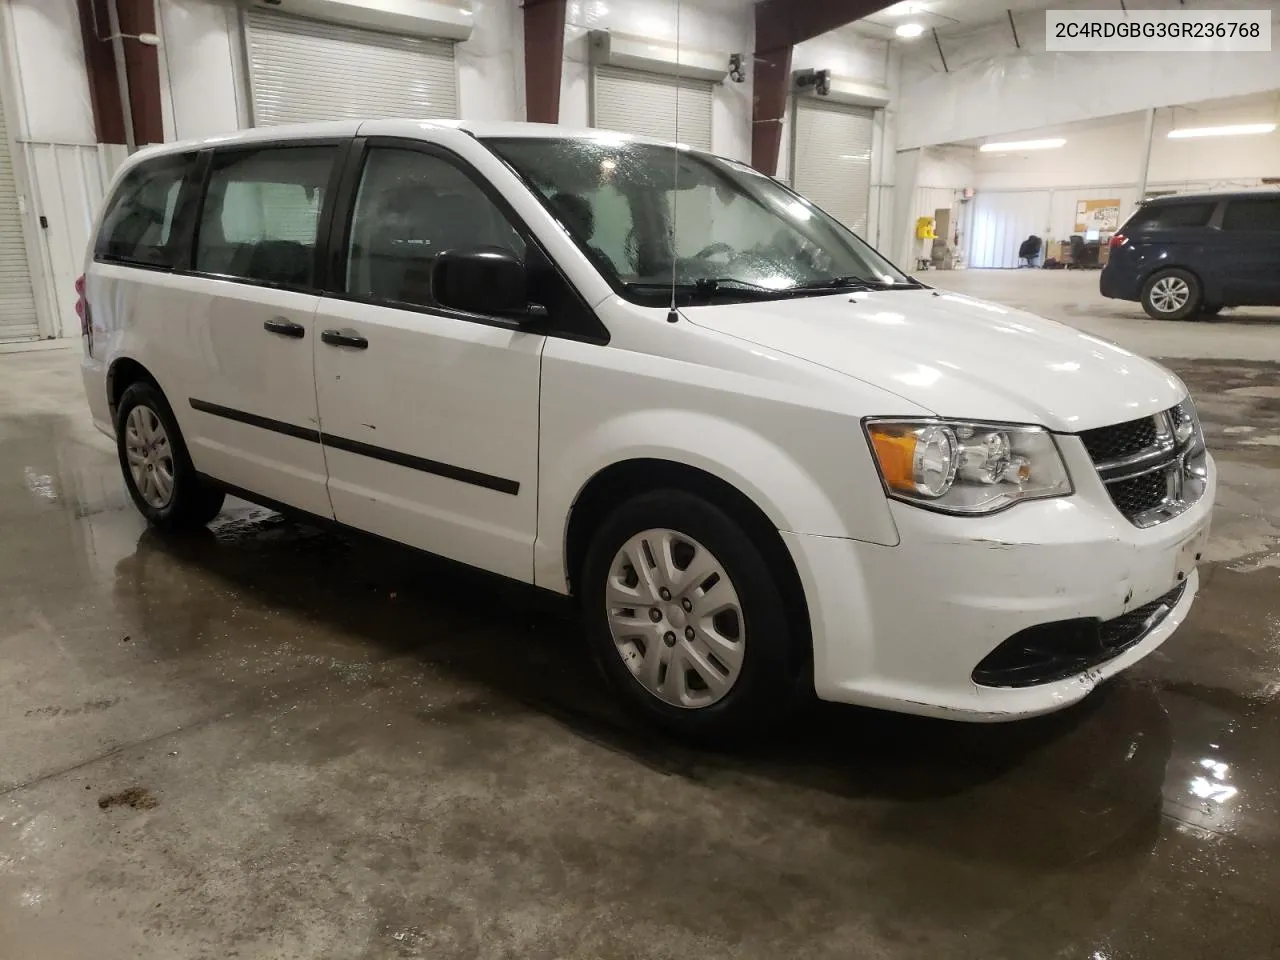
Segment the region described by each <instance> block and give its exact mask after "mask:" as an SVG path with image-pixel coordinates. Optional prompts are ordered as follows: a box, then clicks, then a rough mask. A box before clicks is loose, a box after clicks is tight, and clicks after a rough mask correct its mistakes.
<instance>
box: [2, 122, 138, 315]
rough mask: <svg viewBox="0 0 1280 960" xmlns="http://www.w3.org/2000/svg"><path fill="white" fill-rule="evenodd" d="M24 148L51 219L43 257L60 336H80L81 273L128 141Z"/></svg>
mask: <svg viewBox="0 0 1280 960" xmlns="http://www.w3.org/2000/svg"><path fill="white" fill-rule="evenodd" d="M19 146H20V148H21V150H22V152H23V157H24V160H25V162H26V168H27V171H28V176H29V177H30V178H31V188H32V193H33V195H34V201H33V202H34V206H35V209H34V210H33V211H32V212H33V215H34V216H35V217H36V218H39V217H41V216H43V217H45V218H46V219H47V220H48V223H49V226H48V227H47V228H44V229H42V230H41V231H40V234H41V239H42V240H43V241H44V242H43V244H42V248H41V250H40V258H41V261H42V263H43V267H44V271H43V273H44V277H45V279H46V283H47V295H48V302H51V303H53V304H55V305H56V307H57V317H56V319H57V324H58V329H57V330H54V331H50V332H52V333H54V334H56V335H58V336H63V337H71V336H79V334H80V320H79V318H78V317H77V316H76V292H75V281H76V277H78V276H80V274H81V273H82V272H83V271H84V257H85V251H86V250H87V248H88V245H89V237H90V232H91V231H92V229H93V222H94V218H95V217H97V215H98V211H99V210H100V209H101V207H102V201H103V195H104V193H105V191H106V188H107V186H108V185H109V184H110V183H111V178H112V176H113V175H114V174H115V171H116V168H117V167H118V166H119V165H120V164H121V163H122V162H123V161H124V159H125V158H126V157H127V156H128V153H127V151H126V150H125V148H124V147H123V146H119V145H108V144H93V143H47V142H32V141H28V142H24V143H21V144H20V145H19Z"/></svg>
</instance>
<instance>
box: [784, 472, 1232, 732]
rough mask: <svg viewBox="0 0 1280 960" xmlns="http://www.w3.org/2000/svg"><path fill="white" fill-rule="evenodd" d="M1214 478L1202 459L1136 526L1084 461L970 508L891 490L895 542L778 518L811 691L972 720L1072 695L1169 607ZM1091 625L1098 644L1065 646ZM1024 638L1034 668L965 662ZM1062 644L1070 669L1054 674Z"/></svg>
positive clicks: (1100, 676) (1186, 574) (1189, 584)
mask: <svg viewBox="0 0 1280 960" xmlns="http://www.w3.org/2000/svg"><path fill="white" fill-rule="evenodd" d="M1216 484H1217V472H1216V468H1215V466H1214V465H1213V463H1212V460H1211V459H1210V460H1209V461H1208V481H1207V485H1206V488H1205V492H1204V495H1203V496H1202V497H1201V498H1200V500H1199V501H1197V502H1196V503H1195V504H1194V505H1192V506H1191V507H1190V508H1189V509H1187V510H1186V512H1184V513H1182V514H1180V515H1179V516H1177V517H1174V518H1173V519H1170V520H1168V521H1166V522H1164V523H1160V524H1157V525H1156V526H1153V527H1149V528H1146V529H1140V528H1138V527H1135V526H1134V525H1133V524H1131V523H1130V522H1129V521H1128V520H1126V519H1125V518H1124V517H1123V516H1122V515H1121V514H1120V513H1119V511H1118V510H1117V509H1116V507H1115V505H1114V504H1113V503H1112V502H1111V500H1110V498H1109V497H1108V495H1107V493H1106V491H1105V489H1104V488H1103V486H1102V484H1101V482H1100V481H1098V479H1097V476H1096V474H1095V475H1094V476H1093V477H1092V478H1086V479H1085V482H1077V492H1076V493H1075V494H1074V495H1072V496H1070V497H1064V498H1059V499H1054V500H1043V501H1038V502H1032V503H1025V504H1020V505H1017V506H1015V507H1013V508H1012V509H1009V510H1006V511H1004V512H1002V513H998V514H995V515H992V516H989V517H984V518H974V517H956V516H947V515H943V514H938V513H931V512H929V511H925V510H921V509H919V508H916V507H913V506H910V505H908V504H903V503H896V502H895V503H892V504H891V505H890V506H891V509H892V511H893V514H894V519H895V522H896V523H897V525H898V530H899V532H900V535H901V542H900V543H899V545H898V546H895V547H885V546H880V545H876V544H869V543H863V542H860V541H854V540H847V539H840V538H831V537H810V536H802V535H798V534H784V535H783V536H784V540H785V542H786V544H787V546H788V548H789V549H790V551H791V554H792V557H793V558H794V559H795V562H796V566H797V568H798V570H799V572H800V576H801V580H802V581H803V583H804V586H805V589H806V595H807V597H808V604H809V615H810V621H811V626H812V632H813V644H814V685H815V688H816V691H817V693H818V696H819V697H821V698H822V699H825V700H832V701H838V702H845V703H857V704H863V705H867V706H875V707H883V708H886V709H890V710H897V711H903V712H907V713H917V714H924V715H929V716H938V717H948V718H952V719H960V720H973V721H998V720H1011V719H1016V718H1019V717H1027V716H1034V715H1036V714H1042V713H1048V712H1051V711H1053V710H1057V709H1061V708H1062V707H1066V706H1068V705H1070V704H1072V703H1074V702H1076V701H1078V700H1080V699H1081V698H1083V697H1084V696H1085V695H1087V694H1088V693H1089V691H1090V690H1092V689H1093V688H1094V687H1095V686H1097V684H1098V683H1100V682H1101V681H1102V680H1105V679H1106V678H1107V677H1110V676H1112V675H1114V674H1116V673H1118V672H1119V671H1121V670H1124V669H1125V668H1126V667H1129V666H1131V665H1132V664H1134V663H1136V662H1137V661H1138V660H1140V659H1142V658H1143V657H1145V656H1146V655H1147V654H1149V653H1151V652H1152V651H1153V650H1155V649H1156V648H1157V647H1158V646H1160V644H1162V643H1163V642H1164V641H1165V640H1166V639H1168V637H1169V636H1170V635H1171V634H1172V633H1173V632H1174V630H1176V629H1177V628H1178V626H1179V624H1181V623H1182V621H1183V620H1184V619H1185V617H1186V615H1187V611H1188V610H1189V609H1190V607H1191V603H1192V601H1193V600H1194V598H1195V595H1196V591H1197V589H1198V586H1199V577H1198V575H1197V573H1196V568H1195V564H1196V561H1197V560H1198V559H1199V555H1200V554H1202V553H1203V548H1204V543H1205V541H1206V538H1207V536H1208V524H1209V515H1210V513H1211V511H1212V507H1213V498H1214V493H1215V490H1216ZM1047 625H1052V626H1047ZM1098 637H1101V638H1102V647H1101V648H1100V649H1095V648H1092V647H1089V650H1090V651H1092V652H1086V653H1082V652H1081V651H1082V645H1084V646H1087V645H1088V643H1090V642H1092V639H1096V638H1098ZM1027 638H1032V640H1033V641H1034V642H1033V643H1030V644H1027V643H1024V642H1023V641H1024V640H1026V639H1027ZM1055 644H1061V646H1062V649H1061V653H1062V656H1060V657H1058V656H1056V654H1057V653H1058V651H1057V650H1055V649H1054V648H1053V647H1054V645H1055ZM998 648H1002V649H1001V650H1000V651H999V652H997V649H998ZM1030 649H1035V650H1038V653H1036V654H1035V656H1041V655H1043V654H1045V653H1046V651H1048V652H1049V653H1051V654H1054V656H1042V663H1043V664H1045V665H1046V666H1044V667H1043V669H1042V668H1041V667H1038V666H1036V664H1034V663H1033V664H1030V666H1031V667H1032V669H1015V670H1013V671H1012V672H1005V673H1002V672H1001V671H1000V670H991V669H986V670H982V669H978V668H979V666H980V665H984V666H985V667H987V668H990V667H991V666H992V665H993V664H994V665H996V666H997V667H998V666H1001V665H1004V666H1010V665H1012V666H1013V667H1018V668H1021V667H1024V666H1027V665H1028V664H1027V663H1026V662H1025V657H1027V656H1032V654H1028V653H1026V651H1027V650H1030ZM1011 651H1012V655H1010V653H1011ZM1073 655H1076V656H1077V659H1076V660H1075V661H1074V662H1075V663H1076V664H1077V665H1078V666H1079V667H1080V669H1079V670H1078V672H1068V673H1066V674H1065V675H1064V671H1063V669H1062V665H1063V664H1068V665H1069V664H1071V663H1072V662H1073V661H1072V659H1071V658H1072V656H1073ZM1019 656H1023V657H1024V661H1020V660H1019V659H1018V657H1019ZM1037 670H1040V672H1039V673H1037ZM975 671H976V674H975ZM975 675H976V676H977V677H978V678H979V679H981V680H982V681H983V682H978V680H975ZM1042 677H1043V678H1047V679H1044V680H1043V682H1040V679H1041V678H1042Z"/></svg>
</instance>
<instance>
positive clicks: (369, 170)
mask: <svg viewBox="0 0 1280 960" xmlns="http://www.w3.org/2000/svg"><path fill="white" fill-rule="evenodd" d="M481 246H493V247H504V248H506V249H508V250H511V251H512V252H513V253H515V254H516V256H518V257H521V258H523V257H524V256H525V244H524V240H523V239H522V238H521V237H520V235H519V234H518V233H517V232H516V230H515V229H514V228H513V227H512V226H511V224H510V223H509V222H508V221H507V218H506V217H505V216H504V215H503V213H502V211H501V210H499V209H498V207H497V206H496V205H495V204H494V202H493V201H492V200H490V199H489V197H488V196H487V195H486V194H485V193H484V191H483V190H481V189H480V187H479V186H478V185H477V184H476V183H475V181H473V180H472V179H471V178H470V177H468V176H467V175H466V174H465V173H463V172H462V170H460V169H459V168H458V167H456V166H454V165H453V164H452V163H449V162H448V161H447V160H444V159H442V158H440V157H436V156H432V155H431V154H427V153H422V152H420V151H417V150H403V149H398V148H395V147H388V148H381V147H379V148H374V149H372V150H370V151H369V155H368V159H367V160H366V162H365V165H364V172H363V174H362V175H361V178H360V187H359V190H358V191H357V193H356V205H355V213H354V216H353V218H352V221H351V241H350V246H349V248H348V256H347V284H346V291H347V293H349V294H352V295H353V296H357V297H361V298H369V299H373V300H387V301H391V302H394V303H410V304H416V305H419V306H434V305H435V302H436V301H435V298H434V297H433V296H432V293H431V268H432V266H433V265H434V264H435V259H436V256H437V255H438V254H439V253H440V252H441V251H442V250H450V249H455V248H461V247H481Z"/></svg>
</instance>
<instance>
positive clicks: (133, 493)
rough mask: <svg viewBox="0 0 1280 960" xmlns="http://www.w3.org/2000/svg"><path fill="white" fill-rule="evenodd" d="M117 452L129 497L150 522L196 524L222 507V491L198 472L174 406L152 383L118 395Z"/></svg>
mask: <svg viewBox="0 0 1280 960" xmlns="http://www.w3.org/2000/svg"><path fill="white" fill-rule="evenodd" d="M116 452H117V454H118V456H119V459H120V470H121V472H122V473H123V474H124V483H125V487H126V488H127V489H128V491H129V496H130V497H132V498H133V502H134V505H135V506H137V508H138V511H139V512H140V513H141V514H142V515H143V516H144V517H146V518H147V522H148V523H150V524H152V525H153V526H156V527H158V528H160V529H162V530H172V531H179V530H192V529H197V528H199V527H203V526H204V525H205V524H207V523H208V522H209V521H210V520H212V519H213V518H214V517H216V516H217V515H218V513H219V511H221V510H222V503H223V500H225V499H226V494H225V493H224V492H223V491H222V490H220V489H218V488H216V487H212V486H209V485H208V484H207V483H205V482H204V481H203V480H201V478H200V475H199V474H198V473H196V468H195V467H194V466H193V465H192V463H191V456H190V454H188V453H187V446H186V444H185V443H184V442H183V439H182V431H181V430H179V429H178V421H177V420H176V419H175V418H174V416H173V410H172V409H171V408H170V407H169V402H168V401H167V400H166V399H165V396H164V394H163V393H161V392H160V389H159V388H158V387H156V386H155V385H154V384H151V383H147V382H146V381H139V382H137V383H133V384H130V385H129V387H128V388H127V389H126V390H125V392H124V394H123V395H122V396H121V397H120V403H119V405H118V407H117V408H116Z"/></svg>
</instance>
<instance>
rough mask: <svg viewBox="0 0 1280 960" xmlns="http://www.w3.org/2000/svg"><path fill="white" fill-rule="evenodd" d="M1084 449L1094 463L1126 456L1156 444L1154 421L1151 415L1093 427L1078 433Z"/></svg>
mask: <svg viewBox="0 0 1280 960" xmlns="http://www.w3.org/2000/svg"><path fill="white" fill-rule="evenodd" d="M1080 439H1081V440H1083V441H1084V446H1085V449H1086V450H1088V451H1089V456H1090V457H1091V458H1092V459H1093V462H1094V463H1101V462H1103V461H1105V460H1115V459H1117V458H1118V457H1127V456H1129V455H1130V454H1131V453H1137V452H1139V451H1140V450H1145V449H1147V447H1154V446H1155V445H1156V422H1155V420H1154V419H1152V418H1151V417H1143V418H1142V419H1141V420H1130V421H1129V422H1128V423H1117V424H1115V425H1113V426H1110V427H1095V428H1094V429H1093V430H1085V431H1084V432H1083V433H1081V434H1080Z"/></svg>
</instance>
